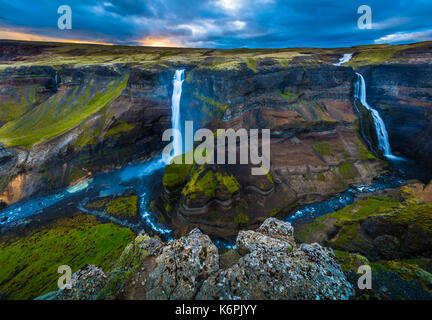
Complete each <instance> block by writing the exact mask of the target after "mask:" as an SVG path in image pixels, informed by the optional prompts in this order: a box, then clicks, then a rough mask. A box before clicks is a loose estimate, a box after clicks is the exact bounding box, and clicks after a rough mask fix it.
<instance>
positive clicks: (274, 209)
mask: <svg viewBox="0 0 432 320" xmlns="http://www.w3.org/2000/svg"><path fill="white" fill-rule="evenodd" d="M280 211H281V209H280V208H273V209H271V210H270V212H269V214H270V217H275V216H276V215H277V214H278V213H279V212H280Z"/></svg>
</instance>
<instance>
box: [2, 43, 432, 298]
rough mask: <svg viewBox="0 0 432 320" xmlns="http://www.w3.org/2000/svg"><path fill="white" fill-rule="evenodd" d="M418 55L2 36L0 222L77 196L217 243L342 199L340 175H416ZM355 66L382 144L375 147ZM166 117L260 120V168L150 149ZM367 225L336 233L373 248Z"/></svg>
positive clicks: (419, 51) (205, 121)
mask: <svg viewBox="0 0 432 320" xmlns="http://www.w3.org/2000/svg"><path fill="white" fill-rule="evenodd" d="M349 55H351V56H349ZM341 57H343V61H342V59H341ZM431 66H432V44H431V43H430V42H423V43H416V44H411V45H397V46H390V45H374V46H357V47H351V48H333V49H325V48H287V49H232V50H213V49H184V48H146V47H127V46H114V47H107V46H99V45H84V44H57V43H35V42H18V41H1V42H0V143H1V145H0V210H2V211H0V228H1V229H0V232H2V233H3V234H5V235H7V236H9V233H10V232H12V233H14V232H15V231H14V230H15V229H18V230H20V232H24V233H25V232H27V231H31V230H33V228H39V227H40V226H39V224H42V222H41V221H43V223H44V224H45V223H48V224H49V223H52V222H53V221H56V219H58V218H59V217H61V216H68V215H70V214H71V213H73V214H76V213H77V212H78V213H80V214H86V215H87V214H88V215H94V216H96V217H97V219H100V220H101V221H103V222H107V221H108V222H114V223H115V224H117V225H120V226H122V227H128V228H131V230H133V231H134V232H135V233H140V232H142V231H143V230H144V231H145V232H147V233H149V234H152V235H153V234H159V235H160V236H161V237H166V240H170V239H173V238H176V239H179V238H180V237H187V236H188V235H191V232H192V233H193V230H196V228H199V230H200V232H203V233H204V234H207V235H209V236H210V237H211V238H212V240H213V241H214V242H215V243H216V244H218V243H219V244H224V245H225V247H224V248H228V247H234V246H235V237H236V236H237V235H238V234H239V232H241V230H245V229H257V228H258V227H259V226H261V225H262V224H263V223H264V222H265V221H266V220H267V219H269V217H271V218H278V219H287V218H290V217H291V216H296V213H298V212H300V211H302V210H304V208H315V207H313V205H314V204H317V203H322V202H326V201H329V199H332V198H333V197H339V198H340V199H342V200H344V201H345V197H346V194H345V193H346V192H350V191H349V190H352V189H355V190H363V189H364V188H366V189H367V188H369V189H370V190H373V191H376V190H375V189H376V188H375V186H376V181H377V179H379V178H380V177H383V176H384V177H389V178H386V179H392V180H394V181H396V180H397V181H398V182H397V185H396V186H393V187H399V186H400V185H401V184H402V183H403V182H404V181H407V180H409V179H411V178H415V179H417V180H420V181H421V182H422V183H425V184H427V183H428V182H429V179H430V176H431V168H432V162H431V160H430V157H429V155H430V151H432V150H431V149H432V143H431V141H432V140H431V135H432V129H431V123H432V76H431V72H430V71H431V70H430V68H431ZM180 70H183V72H182V74H181V75H180V74H179V71H180ZM357 74H359V75H361V77H362V79H363V88H364V90H365V93H367V96H366V97H365V99H366V100H367V103H368V104H369V105H370V107H371V108H373V110H376V112H377V113H378V114H379V116H380V118H381V120H382V125H383V126H384V127H385V128H386V133H387V136H388V141H387V142H388V143H389V146H391V151H392V155H394V158H398V159H396V160H394V159H389V158H388V157H386V156H388V155H389V154H387V153H386V152H385V150H384V149H382V148H381V147H380V146H381V144H380V140H381V137H380V136H379V135H377V130H376V128H377V125H376V121H375V120H376V119H375V120H374V117H373V116H372V114H371V110H368V108H367V107H366V106H365V104H364V103H363V104H362V103H361V102H362V101H361V99H360V96H359V95H358V93H357V92H356V90H358V88H356V86H359V76H358V75H357ZM173 79H174V81H173ZM176 81H177V89H178V86H179V85H180V88H181V91H180V94H178V93H177V94H174V93H175V90H174V89H175V88H176ZM180 82H181V84H179V83H180ZM174 101H176V102H174ZM174 106H175V107H174ZM174 110H176V112H178V113H174V112H173V111H174ZM174 118H175V119H174ZM179 120H181V121H182V123H184V121H193V123H194V132H196V130H198V129H200V128H208V129H209V130H210V131H211V132H216V130H217V129H229V128H232V129H234V130H238V129H241V128H244V129H247V130H250V129H258V130H263V129H270V145H271V152H270V157H269V158H270V164H271V166H270V172H269V173H267V174H263V175H252V174H251V169H252V166H251V165H249V164H236V165H218V164H210V163H204V164H198V163H191V164H183V165H180V164H176V163H166V162H164V161H162V160H161V159H160V154H161V152H162V150H163V148H164V147H165V146H166V144H167V141H163V140H162V134H163V132H164V131H165V130H167V129H170V128H175V125H174V124H175V123H178V121H179ZM215 134H216V133H215ZM194 147H195V146H192V148H194ZM174 149H175V151H174V155H173V156H177V157H186V156H187V152H188V151H189V150H186V151H187V152H186V154H185V155H182V153H181V152H180V151H179V147H178V145H177V146H175V148H174ZM214 152H216V151H214ZM236 152H237V158H239V157H240V152H241V150H240V148H237V150H236ZM402 158H403V159H404V160H402V161H401V160H400V159H402ZM395 161H396V162H395ZM405 161H406V164H405V167H403V166H404V163H405ZM401 166H402V167H401ZM410 167H411V168H414V167H416V168H419V170H417V171H416V172H415V174H411V173H409V172H405V171H404V170H405V169H406V168H410ZM408 171H409V170H408ZM394 176H397V178H394ZM399 180H401V181H399ZM418 183H419V182H418ZM383 185H385V184H383ZM383 188H384V187H382V189H383ZM356 192H357V191H356ZM383 192H385V191H383ZM349 200H350V201H351V200H352V201H354V199H351V198H350V199H349ZM355 200H357V199H355ZM345 202H347V201H345ZM402 203H403V204H404V205H405V204H406V202H402ZM348 204H349V203H344V206H345V205H348ZM308 206H309V207H308ZM330 209H331V210H332V211H337V210H339V209H342V208H341V207H338V206H333V207H331V208H330ZM332 211H329V212H332ZM119 212H120V213H119ZM131 213H133V214H131ZM325 213H327V212H325ZM35 221H37V223H36V225H37V226H36V227H35V226H34V225H33V224H34V223H35ZM331 221H333V220H331ZM306 222H307V223H310V221H306ZM333 222H334V221H333ZM326 223H327V227H328V228H329V230H327V229H326V228H324V231H322V230H321V229H320V230H318V231H317V230H314V231H313V232H312V233H313V234H315V233H317V234H320V235H321V237H313V236H311V235H308V234H306V231H307V230H309V229H308V228H309V227H307V224H305V225H299V232H300V233H299V234H300V236H301V237H302V240H307V241H308V242H315V241H316V242H320V243H321V244H322V245H327V244H329V243H331V240H332V239H333V238H332V236H333V233H332V232H334V230H335V227H334V226H333V227H331V226H332V224H331V223H330V222H328V221H327V222H326ZM90 224H91V225H93V222H91V223H90ZM305 230H306V231H305ZM118 232H120V231H118ZM312 233H311V234H312ZM378 236H379V235H378V234H375V235H374V238H376V237H378ZM393 236H394V235H393ZM309 240H311V241H309ZM373 241H374V239H369V240H368V247H367V248H366V249H365V248H363V247H361V248H359V247H358V246H354V247H352V246H349V245H345V246H341V245H339V246H335V249H336V250H342V251H344V252H345V251H347V252H349V251H352V250H354V251H355V252H360V253H361V254H363V255H365V256H367V258H369V259H372V260H373V259H375V258H377V257H376V256H374V255H373V254H372V255H368V254H369V250H371V248H373V245H371V243H372V242H373ZM5 243H6V242H5ZM374 250H376V249H374ZM383 250H384V249H383ZM384 251H385V250H384ZM413 252H414V253H415V254H417V253H418V251H415V250H414V251H412V252H411V251H410V254H412V255H413V254H414V253H413ZM409 256H410V255H406V256H404V257H406V258H408V257H409ZM378 258H379V259H381V258H383V256H382V255H378ZM378 258H377V259H378ZM384 258H389V259H390V258H391V259H394V258H395V257H393V256H392V257H386V256H384ZM428 258H429V257H428ZM81 267H82V266H81ZM218 277H219V278H220V277H221V275H219V276H218ZM218 277H216V278H215V279H213V280H212V281H216V282H217V281H218V279H219V278H218ZM206 294H207V293H206ZM218 294H219V293H218Z"/></svg>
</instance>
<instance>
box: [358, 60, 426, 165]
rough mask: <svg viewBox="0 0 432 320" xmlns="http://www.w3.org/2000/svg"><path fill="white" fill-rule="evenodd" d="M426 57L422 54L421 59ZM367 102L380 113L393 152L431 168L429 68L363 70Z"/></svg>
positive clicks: (417, 65) (419, 65) (421, 64)
mask: <svg viewBox="0 0 432 320" xmlns="http://www.w3.org/2000/svg"><path fill="white" fill-rule="evenodd" d="M425 54H427V53H423V56H424V55H425ZM358 71H359V72H360V73H361V74H362V75H363V76H364V78H365V81H366V91H367V100H368V102H369V103H370V104H371V105H373V106H374V107H376V108H377V110H379V112H380V114H381V117H382V118H383V119H384V122H385V124H386V127H387V130H388V132H389V138H390V144H391V146H392V149H393V150H394V151H395V152H399V153H400V154H402V155H403V156H405V157H409V158H413V159H417V160H419V161H420V162H421V163H422V164H423V165H424V166H426V167H428V168H430V169H431V168H432V162H431V159H430V156H429V155H430V154H431V151H432V139H431V138H432V136H431V135H432V73H431V72H432V65H431V64H428V63H425V62H424V61H420V62H419V63H410V64H408V63H400V62H396V63H388V64H385V65H376V66H364V67H360V68H359V69H358Z"/></svg>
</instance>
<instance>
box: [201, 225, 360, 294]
mask: <svg viewBox="0 0 432 320" xmlns="http://www.w3.org/2000/svg"><path fill="white" fill-rule="evenodd" d="M257 231H258V232H254V231H241V232H240V233H239V235H238V237H237V248H239V251H240V252H243V253H244V252H246V251H249V253H248V254H246V255H245V256H243V257H242V258H240V260H239V261H238V263H237V264H235V265H234V266H232V267H231V268H228V269H226V270H219V271H218V272H217V273H216V274H214V275H212V276H211V277H210V278H208V279H207V280H206V281H205V282H204V284H203V286H202V287H201V290H200V292H199V293H198V295H197V297H196V298H197V299H266V300H267V299H298V300H309V299H314V300H315V299H348V298H349V297H350V296H351V295H353V293H354V291H353V289H352V287H351V285H350V284H349V283H348V282H347V280H346V278H345V276H344V274H343V272H342V270H341V268H340V266H339V265H338V264H337V262H336V260H335V256H334V254H333V251H332V250H329V249H326V248H323V247H321V246H320V245H319V244H317V243H314V244H302V245H300V247H298V248H296V247H295V242H294V240H293V238H292V237H293V229H292V227H291V225H290V224H289V223H286V222H282V221H279V220H277V219H273V218H270V219H267V220H266V221H265V222H264V224H263V225H262V226H261V227H260V228H259V229H258V230H257ZM261 232H262V233H261ZM263 233H265V234H263Z"/></svg>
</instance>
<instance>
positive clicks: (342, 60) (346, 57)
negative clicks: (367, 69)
mask: <svg viewBox="0 0 432 320" xmlns="http://www.w3.org/2000/svg"><path fill="white" fill-rule="evenodd" d="M352 55H353V54H352V53H345V54H344V55H343V56H342V58H340V59H339V62H337V63H333V65H334V66H341V65H343V64H344V63H347V62H348V61H350V60H351V58H352Z"/></svg>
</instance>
